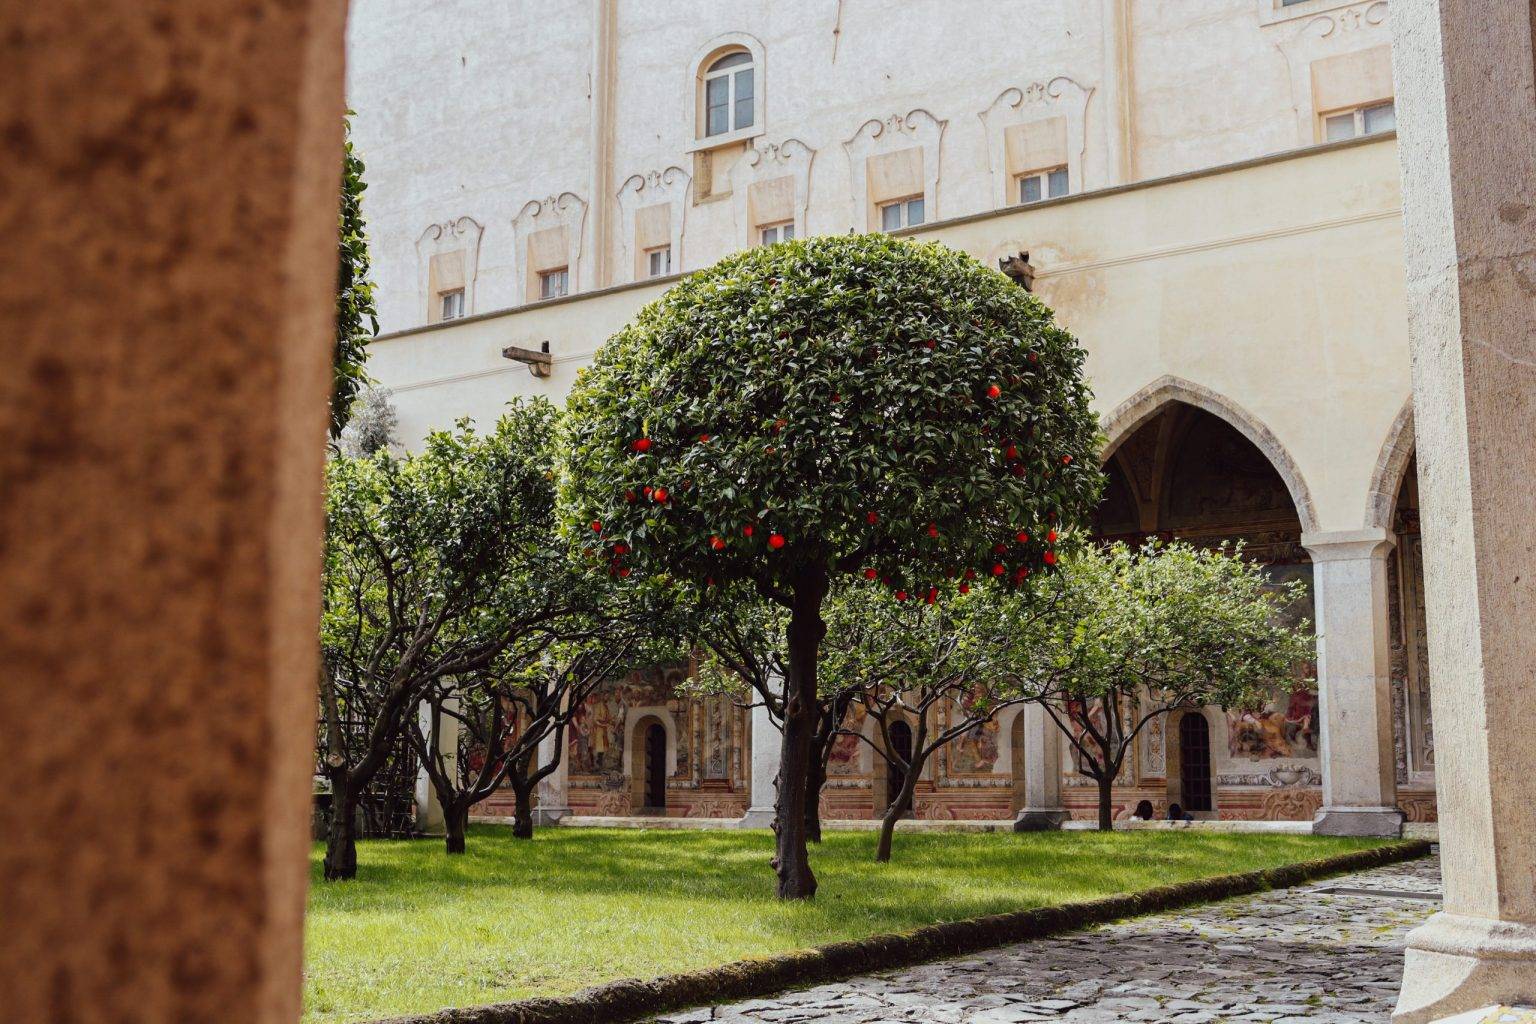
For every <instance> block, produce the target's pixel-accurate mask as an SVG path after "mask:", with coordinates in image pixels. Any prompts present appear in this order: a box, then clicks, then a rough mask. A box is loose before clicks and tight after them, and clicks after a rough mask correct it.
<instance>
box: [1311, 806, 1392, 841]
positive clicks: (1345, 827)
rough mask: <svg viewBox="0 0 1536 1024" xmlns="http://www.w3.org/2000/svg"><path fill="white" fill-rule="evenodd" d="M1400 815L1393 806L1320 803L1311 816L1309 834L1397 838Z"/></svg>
mask: <svg viewBox="0 0 1536 1024" xmlns="http://www.w3.org/2000/svg"><path fill="white" fill-rule="evenodd" d="M1403 818H1404V815H1403V812H1402V811H1401V810H1399V809H1398V808H1396V807H1324V808H1323V809H1322V810H1320V811H1318V812H1317V817H1315V818H1313V819H1312V834H1313V835H1316V836H1385V837H1388V838H1391V839H1401V838H1402V836H1403Z"/></svg>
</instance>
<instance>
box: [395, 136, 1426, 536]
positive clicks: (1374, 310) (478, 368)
mask: <svg viewBox="0 0 1536 1024" xmlns="http://www.w3.org/2000/svg"><path fill="white" fill-rule="evenodd" d="M1396 160H1397V156H1396V144H1395V142H1394V141H1393V140H1391V139H1390V138H1386V139H1374V140H1368V141H1365V142H1361V143H1352V144H1344V145H1342V146H1333V147H1321V148H1318V149H1316V150H1313V151H1310V152H1305V153H1298V154H1294V155H1291V156H1287V157H1284V158H1276V159H1273V160H1270V161H1262V162H1256V163H1254V164H1251V165H1244V166H1238V167H1234V168H1230V169H1226V170H1222V171H1216V172H1209V173H1200V174H1196V175H1192V176H1186V177H1184V178H1176V179H1171V180H1168V181H1164V182H1160V183H1148V184H1143V185H1139V186H1133V187H1130V188H1124V189H1118V190H1111V191H1106V192H1102V193H1099V194H1091V195H1084V196H1080V197H1076V198H1070V199H1066V200H1057V201H1054V202H1050V203H1045V204H1041V205H1038V206H1033V207H1028V208H1019V209H1015V210H1011V211H1002V212H998V213H995V214H991V215H985V216H978V217H974V218H970V219H966V220H960V221H954V222H949V223H939V224H935V225H932V226H929V227H926V228H923V229H919V230H917V231H914V232H911V234H912V235H913V236H914V237H919V238H925V239H938V240H940V241H943V242H945V243H946V244H949V245H953V246H956V247H958V248H962V249H965V250H966V251H968V252H970V253H972V254H973V255H975V256H977V257H978V258H980V259H982V260H985V261H988V262H989V263H995V261H996V259H997V258H998V257H999V256H1001V255H1004V254H1007V253H1012V252H1017V251H1019V250H1021V249H1027V250H1029V251H1030V252H1031V254H1032V256H1031V258H1032V261H1033V263H1034V264H1035V266H1036V267H1038V268H1039V273H1040V276H1039V279H1038V281H1037V284H1036V290H1037V292H1038V293H1039V294H1040V295H1041V297H1042V298H1043V299H1044V300H1045V301H1046V302H1047V303H1049V304H1050V305H1051V306H1052V307H1053V308H1055V310H1056V311H1057V314H1058V316H1059V317H1060V319H1061V321H1062V323H1064V324H1065V325H1066V326H1067V327H1068V328H1070V329H1071V330H1072V331H1074V332H1075V333H1076V334H1077V335H1078V336H1079V337H1080V338H1082V340H1083V342H1084V343H1085V345H1086V346H1087V348H1088V352H1089V360H1088V373H1089V377H1090V379H1091V382H1092V385H1093V388H1094V391H1095V395H1096V404H1097V407H1098V408H1099V410H1100V411H1101V413H1102V414H1108V413H1110V412H1111V411H1112V410H1114V409H1115V408H1116V407H1117V406H1120V405H1121V404H1122V403H1124V402H1125V401H1126V400H1127V399H1130V398H1131V397H1133V396H1134V395H1136V394H1137V393H1138V392H1139V391H1141V390H1142V389H1144V388H1146V387H1147V386H1148V385H1150V384H1152V383H1153V382H1156V381H1158V380H1160V379H1162V378H1165V377H1169V376H1171V377H1174V378H1178V379H1181V380H1183V381H1187V382H1189V383H1190V384H1192V385H1194V386H1195V387H1196V388H1197V389H1203V390H1205V391H1208V392H1212V393H1214V394H1215V395H1217V396H1219V397H1220V398H1221V399H1223V400H1224V402H1225V403H1226V404H1228V405H1230V406H1233V407H1236V408H1237V409H1239V410H1241V411H1243V412H1244V413H1246V415H1247V416H1248V417H1249V418H1250V419H1251V423H1250V424H1249V425H1250V426H1252V425H1254V424H1256V425H1257V426H1258V427H1259V428H1261V429H1264V430H1267V432H1268V433H1269V434H1272V435H1273V438H1274V441H1275V442H1276V444H1277V445H1278V450H1276V451H1275V452H1273V453H1272V454H1273V455H1274V456H1275V457H1276V458H1277V460H1278V459H1281V458H1285V457H1288V458H1289V459H1290V460H1291V462H1292V463H1293V464H1294V466H1295V472H1296V475H1297V477H1298V478H1299V480H1300V481H1301V483H1302V484H1304V486H1305V488H1306V490H1307V492H1309V494H1310V498H1311V502H1312V505H1313V511H1314V513H1315V522H1314V523H1312V524H1309V525H1310V526H1311V527H1315V529H1317V530H1353V529H1359V528H1361V527H1362V526H1364V525H1366V522H1365V516H1366V508H1367V504H1368V496H1369V491H1370V487H1371V480H1372V473H1373V470H1374V469H1375V467H1376V463H1377V460H1378V457H1379V456H1380V454H1381V451H1382V448H1383V446H1384V445H1385V444H1386V443H1387V439H1388V435H1389V433H1390V431H1391V428H1392V425H1393V422H1394V420H1395V418H1396V417H1397V415H1398V413H1399V412H1400V411H1401V410H1402V408H1403V404H1404V402H1405V401H1406V400H1407V398H1408V395H1409V388H1410V385H1409V369H1408V357H1407V342H1406V326H1405V313H1404V294H1403V290H1404V285H1403V268H1402V244H1403V243H1402V227H1401V221H1400V216H1399V212H1398V204H1399V196H1398V189H1397V177H1396V166H1397V165H1396ZM664 286H665V282H660V283H654V284H653V283H646V284H644V285H641V286H637V287H623V288H617V289H612V290H608V291H605V292H601V293H598V294H593V295H587V296H576V297H574V298H572V299H570V300H566V301H559V302H550V303H543V304H537V305H533V306H528V307H524V308H521V309H514V310H509V311H506V312H503V313H500V314H496V315H492V316H486V317H482V318H477V319H474V320H470V321H467V322H464V323H460V324H456V325H453V326H450V327H445V328H435V329H430V330H422V331H414V332H410V333H406V334H402V335H397V336H393V337H388V338H384V339H381V340H380V341H378V342H376V343H375V345H374V349H373V356H372V361H371V363H370V370H371V372H372V373H373V374H374V375H375V376H376V377H378V378H379V379H380V380H381V381H382V382H383V383H385V384H386V385H388V386H389V387H390V388H392V389H394V391H395V403H396V405H397V407H398V409H399V412H400V425H401V435H402V438H404V439H405V440H407V441H408V442H412V441H414V440H415V439H416V438H419V437H420V436H421V434H422V433H423V432H424V431H425V430H426V429H428V428H431V427H446V426H448V425H450V424H451V423H452V422H453V420H454V418H455V417H457V416H461V415H470V416H473V417H475V418H477V419H480V420H482V421H489V420H490V419H493V418H494V417H495V416H496V415H497V414H498V412H499V410H500V408H501V405H502V404H503V403H504V402H505V401H506V400H507V399H508V398H509V397H511V396H513V395H519V394H543V395H547V396H549V397H550V398H551V399H553V400H556V401H558V400H560V399H561V398H562V397H563V396H564V394H565V392H566V390H567V389H568V388H569V386H570V382H571V380H572V377H573V375H574V373H575V370H576V369H577V367H579V366H580V365H581V364H582V363H583V362H585V361H586V360H588V359H590V357H591V354H592V352H593V351H595V349H596V347H597V346H598V344H600V343H601V341H602V339H604V338H606V337H607V336H608V335H609V334H611V333H612V332H613V331H614V330H616V329H617V328H618V327H619V326H621V325H622V324H623V323H624V322H625V321H626V320H627V319H628V318H629V317H630V316H632V315H633V314H634V312H635V311H636V310H637V309H638V308H639V307H640V305H642V304H643V303H644V302H646V301H649V300H650V299H652V298H654V297H656V296H657V295H659V294H660V293H661V291H662V289H663V287H664ZM544 341H548V342H549V343H550V350H551V353H552V354H553V356H554V366H555V372H554V374H553V375H552V376H551V377H550V378H548V379H545V380H539V379H536V378H534V377H532V376H531V375H530V374H529V372H528V370H527V368H526V367H524V366H523V365H521V364H517V363H512V362H509V361H507V360H505V359H503V358H502V357H501V354H500V353H501V349H502V348H503V347H505V346H507V345H517V346H519V347H523V348H534V349H536V348H538V347H539V344H540V343H541V342H544Z"/></svg>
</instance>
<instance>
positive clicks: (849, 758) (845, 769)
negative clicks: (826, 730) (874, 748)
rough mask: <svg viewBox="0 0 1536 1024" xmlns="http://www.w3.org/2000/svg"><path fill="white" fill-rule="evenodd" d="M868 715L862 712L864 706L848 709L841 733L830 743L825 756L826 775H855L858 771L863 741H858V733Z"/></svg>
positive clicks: (854, 706)
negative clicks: (830, 748)
mask: <svg viewBox="0 0 1536 1024" xmlns="http://www.w3.org/2000/svg"><path fill="white" fill-rule="evenodd" d="M868 717H869V713H868V712H867V711H865V710H864V705H862V704H855V705H853V706H852V707H851V708H849V709H848V717H847V718H845V719H844V720H843V730H842V733H841V734H840V735H839V736H838V737H837V738H836V739H834V740H833V741H832V751H831V753H830V754H828V755H827V774H828V775H855V774H857V773H858V771H859V747H860V746H862V745H863V743H864V741H863V740H861V739H859V737H858V735H857V734H858V733H860V732H862V731H863V729H864V723H865V721H866V720H867V719H868Z"/></svg>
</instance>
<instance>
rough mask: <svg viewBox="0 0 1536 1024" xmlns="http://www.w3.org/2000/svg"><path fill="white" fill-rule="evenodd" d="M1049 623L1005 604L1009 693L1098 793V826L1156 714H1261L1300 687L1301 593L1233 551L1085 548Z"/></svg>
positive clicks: (1068, 563) (1071, 563) (1304, 659)
mask: <svg viewBox="0 0 1536 1024" xmlns="http://www.w3.org/2000/svg"><path fill="white" fill-rule="evenodd" d="M1051 584H1052V589H1053V590H1054V592H1055V593H1054V595H1053V598H1052V600H1051V603H1050V605H1049V611H1048V613H1047V614H1044V615H1041V614H1037V613H1036V609H1033V608H1028V607H1025V606H1022V605H1017V604H1014V605H1010V604H1009V603H1008V602H1004V603H1003V604H1002V605H1001V606H1000V607H1001V608H1002V611H1003V615H1004V617H1005V618H1006V619H1007V620H1008V621H1009V622H1010V623H1012V624H1014V626H1015V629H1014V632H1015V634H1016V635H1017V636H1018V637H1019V638H1020V643H1019V644H1018V645H1017V646H1016V647H1015V651H1016V652H1017V654H1018V657H1017V658H1016V659H1015V660H1014V668H1013V670H1012V671H1013V672H1014V673H1015V674H1017V675H1018V677H1019V681H1018V683H1017V686H1018V687H1019V688H1020V689H1022V690H1025V691H1029V692H1032V693H1034V694H1036V695H1037V698H1038V699H1040V700H1041V701H1042V702H1043V703H1044V706H1045V708H1046V710H1047V711H1048V712H1049V713H1050V714H1051V717H1052V718H1053V719H1054V720H1055V722H1056V724H1057V726H1058V727H1059V728H1060V729H1061V731H1062V732H1063V734H1064V735H1065V736H1066V738H1067V740H1068V742H1069V743H1070V744H1071V745H1072V747H1073V749H1074V751H1075V753H1076V754H1077V759H1078V763H1079V765H1080V766H1081V768H1082V770H1083V772H1084V773H1085V774H1087V775H1088V776H1090V777H1091V778H1093V779H1095V780H1097V781H1098V783H1099V791H1100V827H1105V828H1107V827H1108V826H1109V813H1110V808H1109V800H1110V789H1111V787H1112V785H1113V783H1114V780H1115V778H1116V777H1117V776H1118V775H1119V773H1120V769H1121V767H1122V766H1123V765H1124V762H1125V758H1126V756H1127V754H1128V753H1129V752H1130V751H1131V749H1132V748H1133V744H1134V742H1135V739H1136V736H1137V735H1138V734H1139V733H1140V732H1141V730H1142V729H1143V728H1145V727H1146V725H1147V723H1148V722H1150V721H1152V719H1154V718H1156V717H1158V716H1159V715H1165V714H1167V713H1169V712H1170V711H1173V710H1175V709H1179V708H1199V707H1203V706H1206V705H1212V704H1216V705H1222V706H1224V707H1239V708H1249V707H1258V706H1262V705H1263V704H1265V703H1266V702H1268V701H1269V700H1270V699H1271V697H1272V691H1273V689H1274V688H1275V687H1277V686H1289V687H1295V686H1302V685H1306V683H1307V681H1308V680H1307V678H1306V676H1305V675H1304V674H1303V673H1302V672H1301V671H1300V670H1301V668H1302V667H1303V666H1305V665H1306V664H1307V663H1308V662H1309V660H1310V658H1311V657H1312V654H1313V647H1312V639H1311V634H1310V630H1309V629H1308V627H1307V624H1306V623H1305V622H1301V623H1298V624H1292V623H1290V622H1288V621H1287V614H1286V613H1287V612H1288V610H1289V609H1290V608H1291V606H1292V605H1294V604H1295V602H1296V601H1297V600H1299V599H1300V598H1301V597H1302V592H1303V589H1304V584H1302V583H1300V582H1299V581H1292V582H1291V583H1288V584H1284V585H1277V584H1275V583H1273V582H1271V580H1270V578H1269V576H1268V575H1267V574H1266V572H1265V570H1264V567H1263V566H1262V565H1261V564H1259V563H1257V562H1254V561H1252V560H1250V559H1246V558H1244V557H1242V553H1241V550H1240V549H1227V548H1225V547H1223V548H1218V549H1206V548H1196V547H1192V546H1190V545H1188V544H1168V545H1159V544H1155V543H1153V544H1148V545H1147V546H1145V547H1143V548H1141V549H1134V548H1130V547H1128V546H1126V545H1124V544H1115V545H1112V546H1110V547H1108V548H1097V547H1089V546H1085V547H1084V548H1083V549H1082V550H1080V551H1076V552H1074V553H1072V554H1071V555H1070V556H1068V557H1067V558H1066V559H1065V560H1064V561H1063V563H1062V571H1061V572H1060V573H1058V574H1057V575H1056V576H1055V577H1054V578H1053V579H1052V580H1051Z"/></svg>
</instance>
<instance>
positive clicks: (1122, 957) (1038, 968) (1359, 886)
mask: <svg viewBox="0 0 1536 1024" xmlns="http://www.w3.org/2000/svg"><path fill="white" fill-rule="evenodd" d="M1439 889H1440V872H1439V863H1438V861H1437V860H1435V859H1434V858H1426V859H1423V860H1418V861H1412V862H1409V863H1407V864H1398V865H1393V866H1391V867H1386V868H1378V869H1375V870H1372V871H1364V872H1360V873H1358V874H1353V875H1341V876H1339V877H1337V878H1330V879H1327V880H1325V881H1322V882H1315V883H1312V884H1309V885H1304V886H1297V887H1295V888H1292V889H1282V890H1279V891H1277V892H1269V893H1264V894H1262V895H1259V896H1245V897H1240V898H1238V899H1233V900H1227V901H1225V902H1222V903H1215V904H1210V905H1208V906H1204V907H1197V908H1192V909H1190V910H1185V911H1179V912H1174V913H1168V914H1159V915H1155V916H1151V917H1142V918H1137V919H1135V920H1130V921H1123V922H1119V923H1116V924H1109V925H1103V926H1100V927H1098V928H1094V929H1092V930H1089V931H1082V932H1075V933H1072V934H1069V935H1063V936H1061V937H1059V938H1055V939H1045V940H1040V941H1036V942H1027V943H1023V944H1020V945H1016V946H1005V947H1003V948H1000V949H995V950H990V951H988V952H985V953H979V954H975V955H972V956H966V957H960V958H958V959H954V960H946V961H941V962H938V963H932V964H925V965H922V966H919V967H910V968H903V969H901V970H896V971H890V972H887V973H883V974H872V975H866V976H863V977H858V978H852V979H850V980H848V981H844V982H837V983H835V984H830V985H821V986H818V987H817V988H813V989H808V990H806V991H803V992H790V993H786V994H784V995H782V996H776V997H774V998H771V999H755V1000H752V1001H750V1002H744V1003H736V1004H733V1005H725V1006H718V1007H713V1008H709V1009H703V1010H691V1011H688V1012H687V1013H679V1014H672V1015H669V1016H666V1017H661V1018H658V1024H659V1022H669V1024H694V1022H701V1021H729V1022H733V1024H800V1022H804V1024H834V1022H835V1024H894V1022H898V1021H902V1022H908V1021H913V1022H915V1021H923V1022H933V1024H1015V1022H1020V1021H1055V1022H1060V1024H1100V1022H1103V1024H1108V1022H1112V1021H1116V1022H1117V1021H1169V1022H1173V1021H1177V1022H1180V1024H1216V1022H1221V1021H1234V1022H1235V1021H1242V1022H1245V1024H1247V1022H1254V1024H1258V1022H1269V1024H1355V1022H1372V1024H1382V1022H1385V1021H1386V1020H1387V1019H1388V1018H1389V1016H1390V1014H1391V1011H1392V1005H1393V1003H1394V1001H1395V1000H1396V998H1397V986H1398V982H1399V980H1400V979H1401V975H1402V959H1403V958H1402V947H1403V937H1404V936H1405V935H1406V934H1407V932H1408V930H1409V929H1410V928H1412V927H1414V926H1415V925H1417V924H1418V923H1419V922H1421V921H1423V920H1424V919H1425V918H1426V917H1428V916H1429V915H1430V914H1431V913H1433V912H1434V911H1436V910H1438V909H1439V902H1438V900H1429V899H1423V898H1418V899H1415V898H1412V897H1410V896H1407V895H1397V896H1392V895H1380V893H1381V892H1382V891H1386V892H1388V893H1394V892H1395V893H1399V894H1408V893H1418V894H1430V895H1436V896H1438V894H1439ZM1359 890H1371V892H1368V893H1362V892H1360V891H1359Z"/></svg>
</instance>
